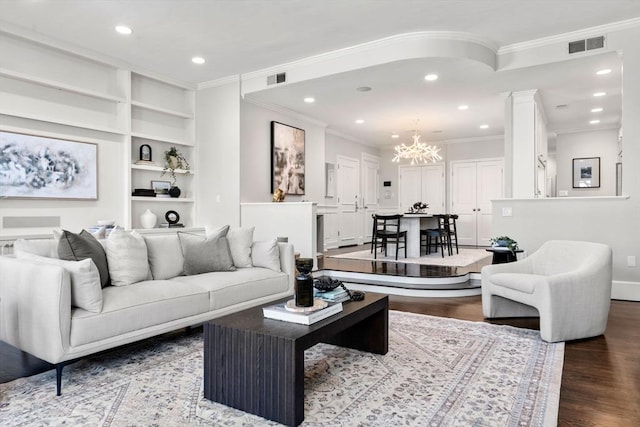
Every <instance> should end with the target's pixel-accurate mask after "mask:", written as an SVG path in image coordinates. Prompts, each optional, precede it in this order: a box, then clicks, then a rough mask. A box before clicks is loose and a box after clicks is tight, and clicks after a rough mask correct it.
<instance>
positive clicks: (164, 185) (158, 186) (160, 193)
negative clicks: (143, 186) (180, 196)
mask: <svg viewBox="0 0 640 427" xmlns="http://www.w3.org/2000/svg"><path fill="white" fill-rule="evenodd" d="M151 188H152V189H153V191H154V193H155V195H156V197H170V196H169V190H170V189H171V183H170V182H169V181H155V180H151Z"/></svg>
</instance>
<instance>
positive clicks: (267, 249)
mask: <svg viewBox="0 0 640 427" xmlns="http://www.w3.org/2000/svg"><path fill="white" fill-rule="evenodd" d="M251 262H252V263H253V266H254V267H264V268H269V269H271V270H274V271H282V270H281V269H280V248H279V247H278V241H277V240H276V239H271V240H265V241H261V242H254V243H253V245H252V246H251Z"/></svg>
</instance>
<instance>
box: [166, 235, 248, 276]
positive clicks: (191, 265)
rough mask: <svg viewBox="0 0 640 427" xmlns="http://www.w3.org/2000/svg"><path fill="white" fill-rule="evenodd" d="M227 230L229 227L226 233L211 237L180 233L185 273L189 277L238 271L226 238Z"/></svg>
mask: <svg viewBox="0 0 640 427" xmlns="http://www.w3.org/2000/svg"><path fill="white" fill-rule="evenodd" d="M227 230H228V227H227V229H225V230H224V233H219V234H217V235H214V236H211V237H204V236H200V235H197V234H190V233H182V232H178V238H179V239H180V245H181V246H182V255H183V256H184V273H185V274H186V275H187V276H189V275H193V274H200V273H208V272H210V271H233V270H235V269H236V267H235V266H234V265H233V259H232V258H231V251H230V250H229V242H228V241H227V238H226V237H225V235H226V231H227Z"/></svg>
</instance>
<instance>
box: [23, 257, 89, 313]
mask: <svg viewBox="0 0 640 427" xmlns="http://www.w3.org/2000/svg"><path fill="white" fill-rule="evenodd" d="M16 258H19V259H26V260H31V261H35V262H38V263H42V264H51V265H58V266H60V267H62V268H64V269H65V270H67V271H68V272H69V279H70V281H71V305H72V306H74V307H80V308H82V309H85V310H87V311H90V312H92V313H100V311H101V310H102V287H101V286H100V273H99V272H98V268H97V267H96V265H95V264H94V263H93V261H92V260H91V259H90V258H85V259H83V260H81V261H65V260H61V259H57V258H48V257H42V256H39V255H34V254H30V253H28V252H19V253H17V254H16Z"/></svg>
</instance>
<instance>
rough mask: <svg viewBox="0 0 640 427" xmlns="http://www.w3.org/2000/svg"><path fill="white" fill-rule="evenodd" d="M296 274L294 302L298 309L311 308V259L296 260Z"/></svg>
mask: <svg viewBox="0 0 640 427" xmlns="http://www.w3.org/2000/svg"><path fill="white" fill-rule="evenodd" d="M296 268H297V269H298V274H297V276H296V289H295V302H296V306H298V307H311V306H313V276H312V275H311V270H312V269H313V258H298V259H297V260H296Z"/></svg>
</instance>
